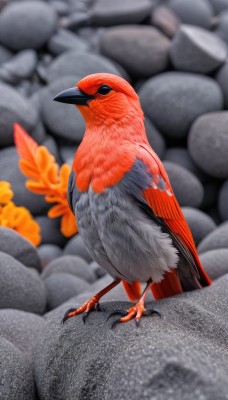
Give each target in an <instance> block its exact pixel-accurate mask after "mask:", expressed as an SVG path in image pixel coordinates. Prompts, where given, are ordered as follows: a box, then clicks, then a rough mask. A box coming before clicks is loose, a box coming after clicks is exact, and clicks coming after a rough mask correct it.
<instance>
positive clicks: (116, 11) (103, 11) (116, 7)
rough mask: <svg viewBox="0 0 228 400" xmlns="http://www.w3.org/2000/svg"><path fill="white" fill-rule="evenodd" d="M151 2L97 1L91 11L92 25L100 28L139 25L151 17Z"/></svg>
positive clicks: (126, 0)
mask: <svg viewBox="0 0 228 400" xmlns="http://www.w3.org/2000/svg"><path fill="white" fill-rule="evenodd" d="M150 11H151V2H150V1H149V0H140V2H139V1H137V0H116V1H115V3H113V1H112V0H97V1H96V2H94V6H93V7H92V8H91V10H90V15H91V23H92V24H95V25H99V26H110V25H123V24H138V23H140V22H142V21H143V20H144V19H145V18H146V17H149V15H150Z"/></svg>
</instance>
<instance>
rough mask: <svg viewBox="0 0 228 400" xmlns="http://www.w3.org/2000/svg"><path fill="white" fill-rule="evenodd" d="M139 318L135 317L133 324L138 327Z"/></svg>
mask: <svg viewBox="0 0 228 400" xmlns="http://www.w3.org/2000/svg"><path fill="white" fill-rule="evenodd" d="M140 319H141V318H135V324H136V326H137V328H139V325H140Z"/></svg>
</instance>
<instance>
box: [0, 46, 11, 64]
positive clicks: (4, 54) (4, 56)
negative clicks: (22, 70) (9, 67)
mask: <svg viewBox="0 0 228 400" xmlns="http://www.w3.org/2000/svg"><path fill="white" fill-rule="evenodd" d="M11 57H12V53H11V51H9V50H8V49H6V48H5V47H4V46H1V45H0V65H1V64H3V63H5V62H6V61H8V60H9V59H10V58H11Z"/></svg>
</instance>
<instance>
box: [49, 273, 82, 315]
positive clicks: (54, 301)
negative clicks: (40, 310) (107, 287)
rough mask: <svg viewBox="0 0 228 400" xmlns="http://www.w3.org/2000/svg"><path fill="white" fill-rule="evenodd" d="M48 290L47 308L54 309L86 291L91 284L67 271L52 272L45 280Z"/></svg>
mask: <svg viewBox="0 0 228 400" xmlns="http://www.w3.org/2000/svg"><path fill="white" fill-rule="evenodd" d="M44 283H45V286H46V290H47V309H48V310H53V309H54V308H56V307H58V306H59V305H60V304H62V303H64V302H65V301H67V300H69V299H70V298H71V297H73V296H77V295H78V294H80V293H82V292H84V291H85V290H86V289H88V288H89V284H88V283H87V282H86V281H84V279H81V278H79V277H77V276H73V275H72V274H67V273H59V274H52V275H50V276H49V277H48V278H46V279H45V280H44Z"/></svg>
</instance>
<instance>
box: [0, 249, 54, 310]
mask: <svg viewBox="0 0 228 400" xmlns="http://www.w3.org/2000/svg"><path fill="white" fill-rule="evenodd" d="M0 292H1V297H0V308H15V309H17V310H23V311H29V312H32V313H34V314H42V313H43V312H44V310H45V306H46V293H45V287H44V284H43V282H42V281H41V279H40V278H39V276H38V275H35V274H34V273H33V272H30V270H29V268H26V267H25V266H24V265H23V264H21V263H20V262H19V261H17V260H15V259H14V258H13V257H11V256H9V255H8V254H6V253H3V252H0Z"/></svg>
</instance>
